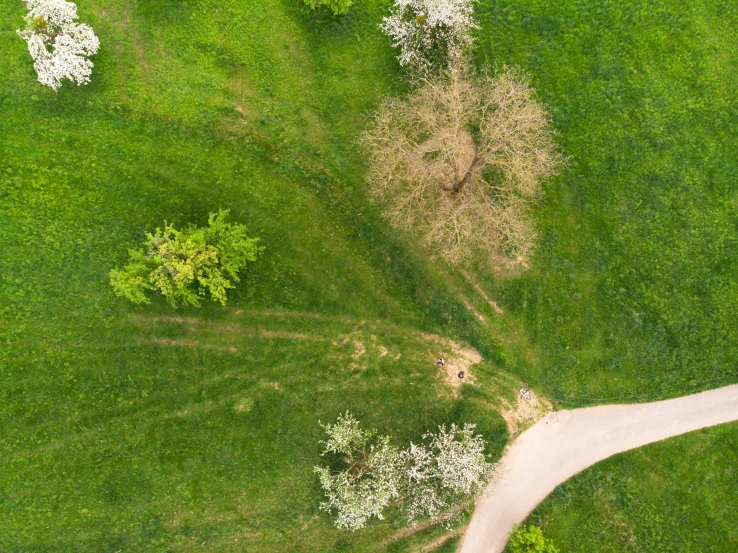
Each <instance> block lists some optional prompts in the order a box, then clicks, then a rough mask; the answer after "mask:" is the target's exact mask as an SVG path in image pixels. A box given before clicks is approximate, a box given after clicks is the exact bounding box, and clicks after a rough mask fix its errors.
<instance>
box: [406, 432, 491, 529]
mask: <svg viewBox="0 0 738 553" xmlns="http://www.w3.org/2000/svg"><path fill="white" fill-rule="evenodd" d="M474 428H475V425H473V424H465V425H464V426H463V428H458V427H457V426H456V425H455V424H452V425H451V428H450V429H449V430H446V427H445V426H439V427H438V433H435V434H434V433H433V432H428V433H426V434H425V435H424V436H423V439H424V440H426V443H425V444H423V443H421V444H412V443H411V444H410V447H409V448H408V449H407V450H405V451H403V452H402V459H403V461H404V462H405V474H406V484H405V509H406V512H407V517H408V521H409V522H412V521H413V520H415V519H416V518H419V517H432V518H438V519H440V520H451V518H452V516H453V510H452V509H453V507H455V506H457V505H459V504H460V503H463V502H464V501H467V500H469V499H473V498H476V497H477V496H478V495H479V494H480V493H481V492H482V491H483V490H484V487H485V484H486V483H487V481H488V480H489V478H490V477H491V476H492V473H493V471H494V468H495V466H494V465H492V464H490V463H488V462H487V460H486V458H485V456H484V445H485V444H484V439H483V438H482V436H481V435H479V434H476V435H475V434H474Z"/></svg>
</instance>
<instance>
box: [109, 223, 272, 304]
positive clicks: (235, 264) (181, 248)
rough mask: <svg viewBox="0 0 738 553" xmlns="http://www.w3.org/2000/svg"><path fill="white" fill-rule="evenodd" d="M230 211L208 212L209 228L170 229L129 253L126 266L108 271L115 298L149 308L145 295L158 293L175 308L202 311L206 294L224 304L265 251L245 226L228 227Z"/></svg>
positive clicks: (156, 234) (157, 232)
mask: <svg viewBox="0 0 738 553" xmlns="http://www.w3.org/2000/svg"><path fill="white" fill-rule="evenodd" d="M227 216H228V211H227V210H226V211H223V210H221V211H219V212H218V213H217V214H216V213H211V214H210V217H209V218H208V226H207V227H205V228H197V227H194V226H189V227H188V228H187V229H185V230H182V231H179V230H177V229H175V228H174V227H173V226H172V225H169V224H167V223H165V224H164V229H163V230H161V229H158V228H157V229H156V232H155V233H154V234H150V233H148V234H147V237H146V241H145V243H144V246H145V248H142V249H136V250H130V252H129V253H130V259H129V263H128V264H127V265H126V266H125V267H123V269H117V268H116V269H113V270H112V271H110V284H111V285H112V286H113V289H114V290H115V293H116V294H117V295H119V296H122V297H125V298H128V299H129V300H131V301H132V302H134V303H150V300H149V298H148V297H146V291H147V290H154V291H159V292H161V293H162V294H163V295H164V297H165V298H166V299H167V301H168V302H169V303H170V304H171V305H172V306H174V307H176V306H177V305H179V304H185V305H194V306H196V307H199V306H200V300H201V299H202V298H203V297H205V296H206V295H207V294H208V293H209V294H210V297H211V298H212V299H213V300H216V301H219V302H220V303H221V304H223V305H225V302H226V299H227V297H226V293H227V290H228V289H229V288H233V287H234V284H233V283H234V282H238V281H239V280H240V279H239V277H238V273H239V271H241V270H242V269H243V268H244V267H246V265H247V264H248V263H249V262H253V261H256V258H257V256H258V255H259V254H260V253H261V252H262V251H263V249H264V248H262V247H261V246H259V245H258V242H259V239H258V238H249V237H248V235H247V234H246V233H247V230H246V227H245V226H243V225H238V224H232V223H228V222H226V218H227Z"/></svg>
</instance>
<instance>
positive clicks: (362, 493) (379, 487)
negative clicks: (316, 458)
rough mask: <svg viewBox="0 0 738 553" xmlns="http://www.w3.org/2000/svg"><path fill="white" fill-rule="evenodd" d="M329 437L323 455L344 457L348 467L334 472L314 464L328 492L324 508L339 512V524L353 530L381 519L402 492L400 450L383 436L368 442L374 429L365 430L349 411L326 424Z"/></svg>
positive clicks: (321, 482)
mask: <svg viewBox="0 0 738 553" xmlns="http://www.w3.org/2000/svg"><path fill="white" fill-rule="evenodd" d="M323 428H324V429H325V432H326V434H327V435H328V439H327V440H326V441H325V442H323V444H324V451H323V453H322V455H325V454H327V453H334V454H338V455H340V456H342V462H343V463H344V464H345V467H344V468H343V469H342V470H340V471H338V472H332V471H331V470H330V469H328V468H327V467H320V466H316V467H315V472H317V473H318V476H319V478H320V484H321V487H322V488H323V491H324V492H325V494H326V501H325V502H323V503H321V504H320V507H321V509H323V510H326V511H333V510H334V509H335V510H336V511H337V512H338V516H337V518H336V522H335V524H336V526H337V527H338V528H346V529H350V530H358V529H360V528H363V527H364V525H365V524H366V523H367V521H368V520H369V519H370V518H372V517H376V518H378V519H380V520H381V519H382V518H383V516H382V511H383V510H384V509H385V507H387V506H388V505H389V504H390V503H391V502H392V501H393V500H394V499H396V498H397V497H398V496H399V494H400V485H401V480H402V471H401V469H402V460H401V457H400V451H399V450H398V449H397V448H395V447H393V446H391V445H390V444H389V438H388V437H386V436H381V437H379V438H378V439H377V440H376V443H374V444H369V441H370V440H371V439H372V438H373V437H374V436H375V434H376V433H375V432H374V431H369V432H365V431H363V430H361V428H359V423H358V421H357V420H356V419H354V418H353V417H352V416H351V415H350V414H349V413H346V414H345V415H342V416H340V417H338V421H337V422H336V424H333V425H331V424H327V425H325V426H324V427H323Z"/></svg>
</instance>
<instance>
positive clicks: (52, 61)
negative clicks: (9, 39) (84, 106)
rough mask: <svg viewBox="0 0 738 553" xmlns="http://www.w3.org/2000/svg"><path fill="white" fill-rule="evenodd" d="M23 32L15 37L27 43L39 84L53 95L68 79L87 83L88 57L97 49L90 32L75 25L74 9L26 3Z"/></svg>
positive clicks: (33, 0) (59, 2)
mask: <svg viewBox="0 0 738 553" xmlns="http://www.w3.org/2000/svg"><path fill="white" fill-rule="evenodd" d="M24 3H25V5H26V7H27V8H28V15H27V16H26V28H25V29H24V30H22V31H21V30H19V31H18V35H19V36H20V37H21V38H23V39H24V40H25V41H26V42H27V43H28V51H29V52H30V54H31V57H32V58H33V67H34V69H35V70H36V73H37V74H38V81H39V82H40V83H41V84H44V85H46V86H49V87H51V88H52V89H53V90H54V91H55V92H56V91H58V90H59V87H61V85H62V80H64V79H67V80H70V81H73V82H76V83H77V85H83V84H87V83H89V82H90V75H91V74H92V67H93V64H92V62H91V61H90V60H89V59H88V57H89V56H92V55H93V54H95V53H96V52H97V51H98V49H99V48H100V40H99V39H98V38H97V37H96V36H95V33H94V32H93V30H92V28H91V27H89V26H88V25H84V24H82V23H77V22H76V21H75V20H76V19H77V6H76V5H75V4H73V3H71V2H66V1H65V0H25V2H24Z"/></svg>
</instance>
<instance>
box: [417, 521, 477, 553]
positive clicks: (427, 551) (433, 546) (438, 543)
mask: <svg viewBox="0 0 738 553" xmlns="http://www.w3.org/2000/svg"><path fill="white" fill-rule="evenodd" d="M464 532H466V526H462V527H461V528H456V529H455V530H454V531H453V532H449V533H448V534H445V535H443V536H439V537H437V538H436V539H435V540H433V541H431V542H428V543H426V544H425V545H423V546H421V547H419V548H418V549H414V550H413V553H431V552H432V551H436V550H437V549H439V548H440V547H442V546H444V545H446V544H447V543H448V542H450V541H451V540H452V539H454V538H458V537H459V536H461V535H463V534H464Z"/></svg>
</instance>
